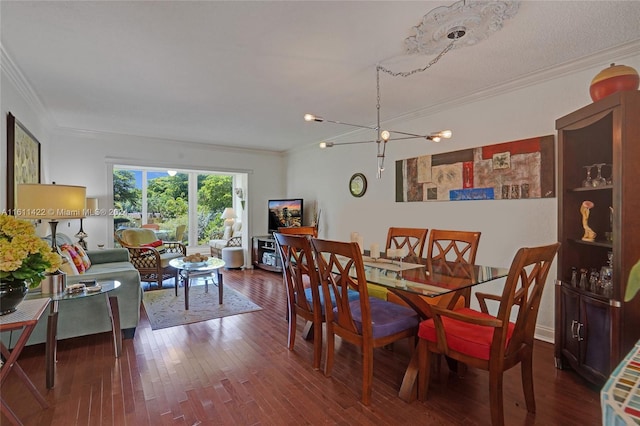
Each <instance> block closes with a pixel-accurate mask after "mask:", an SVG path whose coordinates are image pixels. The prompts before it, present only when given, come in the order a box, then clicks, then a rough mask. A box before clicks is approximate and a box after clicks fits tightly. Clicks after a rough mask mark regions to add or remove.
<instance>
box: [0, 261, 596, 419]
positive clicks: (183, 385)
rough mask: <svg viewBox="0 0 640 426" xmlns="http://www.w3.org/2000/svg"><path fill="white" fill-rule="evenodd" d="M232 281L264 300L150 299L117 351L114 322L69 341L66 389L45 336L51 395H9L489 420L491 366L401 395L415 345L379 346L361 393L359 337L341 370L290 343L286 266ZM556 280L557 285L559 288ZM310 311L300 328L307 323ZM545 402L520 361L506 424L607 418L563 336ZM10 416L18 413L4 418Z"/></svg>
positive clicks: (77, 414) (107, 403) (12, 385)
mask: <svg viewBox="0 0 640 426" xmlns="http://www.w3.org/2000/svg"><path fill="white" fill-rule="evenodd" d="M225 286H229V287H232V288H234V289H236V290H238V291H240V292H241V293H243V294H245V295H246V296H248V297H249V298H250V299H251V300H252V301H254V302H255V303H257V304H258V305H260V306H261V307H262V308H263V310H262V311H258V312H252V313H247V314H241V315H236V316H231V317H226V318H221V319H214V320H210V321H206V322H200V323H196V324H191V325H187V326H180V327H173V328H169V329H163V330H157V331H152V330H151V328H150V327H149V322H148V320H147V318H146V315H145V313H144V309H143V310H142V319H141V322H140V325H139V327H138V329H137V332H136V336H135V338H134V339H131V340H125V341H124V344H123V354H122V357H121V358H119V359H115V358H114V356H113V347H112V341H111V338H110V335H109V333H103V334H99V335H93V336H87V337H82V338H76V339H68V340H63V341H61V342H59V344H58V364H57V373H56V386H55V388H53V389H51V390H49V391H47V390H46V388H45V371H44V346H43V345H36V346H31V347H28V348H26V349H25V351H24V352H23V354H22V356H21V358H20V360H19V362H20V365H21V366H22V367H23V369H24V370H25V371H26V373H27V374H28V375H29V377H30V378H31V379H32V380H33V382H34V383H35V384H36V386H37V387H38V389H39V390H40V391H41V392H42V393H43V395H44V396H45V398H46V400H47V401H48V402H49V403H50V405H51V406H50V408H48V409H46V410H41V409H40V407H39V406H38V404H37V403H36V401H35V400H34V399H33V397H32V395H31V394H29V392H28V391H27V390H26V389H25V388H24V386H23V385H22V384H21V383H20V381H19V380H18V379H17V377H16V376H15V373H11V374H10V375H9V378H8V379H7V381H6V382H5V383H4V384H3V386H2V389H1V392H2V398H3V399H5V400H6V401H7V403H8V404H9V406H10V407H11V408H12V409H13V410H14V412H15V413H16V414H17V415H18V417H20V418H21V419H22V420H23V422H24V423H25V425H65V426H66V425H257V424H260V425H300V424H313V425H315V424H337V425H370V424H375V425H402V424H407V425H408V424H411V425H452V424H455V425H488V424H489V423H490V419H489V405H488V404H489V401H488V388H489V387H488V376H487V374H486V372H484V371H478V370H472V369H470V370H469V371H468V372H467V374H466V375H465V377H462V378H461V377H457V376H455V375H453V374H452V373H449V370H448V368H447V367H446V364H445V363H443V364H442V368H441V370H440V374H439V375H438V376H437V377H434V380H433V381H432V384H431V387H430V390H429V399H428V400H427V401H426V402H417V401H416V402H413V403H411V404H407V403H405V402H403V401H402V400H400V399H399V398H398V397H397V393H398V390H399V387H400V382H401V380H402V374H403V372H404V369H405V368H406V365H407V363H408V359H409V358H408V355H407V349H408V348H407V347H403V345H402V344H398V345H396V346H395V347H394V349H393V350H388V349H379V350H376V353H375V361H374V384H373V395H372V404H371V406H370V407H365V406H363V405H361V404H360V402H359V401H360V388H361V364H360V357H359V354H358V352H357V351H356V350H354V348H353V347H352V346H351V345H349V344H346V343H345V344H343V345H340V342H339V341H338V342H336V365H335V367H334V372H333V377H331V378H327V377H324V376H323V375H322V374H321V373H320V372H318V371H314V370H313V369H312V368H311V362H312V357H313V353H312V343H311V342H307V341H304V340H302V338H301V337H300V336H301V333H300V332H299V333H298V336H297V340H296V346H295V350H294V351H293V352H290V351H288V350H287V348H286V342H287V323H286V321H285V293H284V286H283V285H282V281H281V276H280V275H279V274H275V273H271V272H265V271H261V270H248V271H225ZM549 290H550V289H547V291H549ZM302 327H303V324H302V322H301V321H300V322H299V327H298V330H299V331H301V330H302ZM534 369H535V373H534V376H535V377H534V379H535V391H536V403H537V413H536V415H535V416H533V415H527V411H526V408H525V404H524V396H523V394H522V387H521V381H520V368H519V367H515V368H513V369H511V370H510V371H508V372H507V373H506V374H505V380H504V399H505V401H504V406H505V419H506V424H507V425H560V424H562V425H599V424H600V423H601V410H600V402H599V394H598V392H597V391H596V390H592V389H590V388H589V387H587V385H586V384H585V383H584V382H583V381H582V380H581V379H580V378H579V377H578V376H577V375H575V374H573V373H572V372H570V371H560V370H557V369H555V367H554V365H553V346H552V345H550V344H548V343H543V342H536V346H535V354H534ZM0 424H2V425H5V424H8V420H7V419H6V418H5V417H2V418H0Z"/></svg>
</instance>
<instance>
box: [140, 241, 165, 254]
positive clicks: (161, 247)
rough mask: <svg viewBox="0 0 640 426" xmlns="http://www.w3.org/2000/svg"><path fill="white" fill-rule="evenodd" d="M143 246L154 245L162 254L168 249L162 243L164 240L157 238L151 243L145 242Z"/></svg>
mask: <svg viewBox="0 0 640 426" xmlns="http://www.w3.org/2000/svg"><path fill="white" fill-rule="evenodd" d="M142 247H153V248H155V249H156V250H158V253H160V254H162V253H165V252H166V251H167V248H166V247H165V246H164V244H163V243H162V240H157V241H154V242H152V243H149V244H143V245H142Z"/></svg>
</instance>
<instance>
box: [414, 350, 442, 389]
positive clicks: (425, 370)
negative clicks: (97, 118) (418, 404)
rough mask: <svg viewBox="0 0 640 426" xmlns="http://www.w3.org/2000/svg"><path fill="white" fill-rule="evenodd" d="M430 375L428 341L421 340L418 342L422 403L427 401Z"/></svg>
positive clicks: (419, 384) (419, 383)
mask: <svg viewBox="0 0 640 426" xmlns="http://www.w3.org/2000/svg"><path fill="white" fill-rule="evenodd" d="M438 357H439V356H436V359H438V360H439V358H438ZM430 375H431V354H430V352H429V349H428V348H427V341H426V340H423V339H420V340H418V399H419V400H420V401H424V400H426V399H427V391H428V389H429V379H430Z"/></svg>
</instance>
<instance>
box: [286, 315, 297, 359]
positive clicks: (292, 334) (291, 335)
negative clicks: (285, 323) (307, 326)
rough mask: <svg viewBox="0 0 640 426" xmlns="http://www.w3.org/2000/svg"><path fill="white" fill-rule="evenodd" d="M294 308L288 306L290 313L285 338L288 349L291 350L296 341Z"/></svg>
mask: <svg viewBox="0 0 640 426" xmlns="http://www.w3.org/2000/svg"><path fill="white" fill-rule="evenodd" d="M295 309H296V308H294V307H292V306H289V311H290V314H289V315H288V316H289V337H288V338H287V346H288V347H289V350H290V351H292V350H293V346H294V345H295V343H296V318H297V315H296V310H295Z"/></svg>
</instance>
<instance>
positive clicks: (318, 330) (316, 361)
mask: <svg viewBox="0 0 640 426" xmlns="http://www.w3.org/2000/svg"><path fill="white" fill-rule="evenodd" d="M321 360H322V321H317V322H315V323H314V324H313V369H314V370H320V361H321Z"/></svg>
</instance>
